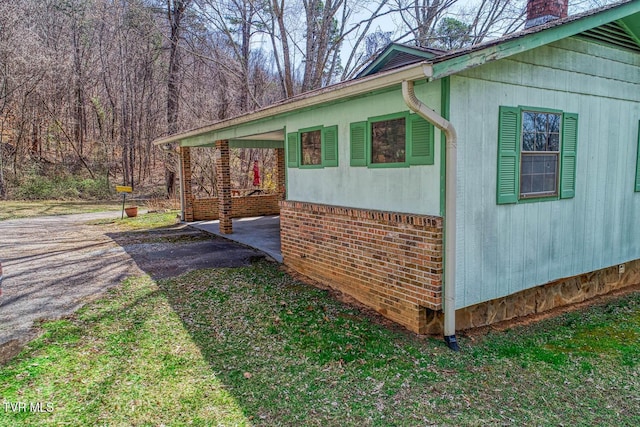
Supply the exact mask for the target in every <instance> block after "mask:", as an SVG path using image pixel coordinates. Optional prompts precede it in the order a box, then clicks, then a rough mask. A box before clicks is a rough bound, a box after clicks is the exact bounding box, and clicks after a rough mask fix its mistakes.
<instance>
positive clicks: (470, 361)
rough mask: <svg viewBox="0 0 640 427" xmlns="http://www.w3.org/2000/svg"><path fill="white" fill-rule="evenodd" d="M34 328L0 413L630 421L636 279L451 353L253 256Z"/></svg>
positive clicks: (1, 388)
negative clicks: (625, 291)
mask: <svg viewBox="0 0 640 427" xmlns="http://www.w3.org/2000/svg"><path fill="white" fill-rule="evenodd" d="M41 328H42V330H43V331H44V333H43V335H42V336H41V337H40V338H39V339H37V340H36V341H34V342H33V343H32V344H31V345H29V346H28V347H27V348H26V349H25V351H24V352H23V353H22V354H21V355H20V356H18V357H17V358H16V359H14V360H13V361H11V362H10V363H9V364H8V365H6V366H4V367H1V368H0V401H2V402H3V405H4V406H2V407H0V426H5V425H6V426H9V425H11V426H14V425H33V426H36V425H37V426H40V425H110V426H117V425H123V426H124V425H202V426H211V425H223V426H238V425H239V426H243V425H264V426H273V425H287V426H301V425H311V426H313V425H323V426H363V425H365V426H366V425H372V426H387V425H397V426H414V425H617V426H624V425H629V426H635V425H640V409H639V408H640V339H638V338H639V336H640V295H639V294H638V293H635V294H630V295H627V296H626V297H622V298H620V299H617V300H614V301H613V302H610V303H608V304H606V305H602V306H594V307H591V308H589V309H586V310H583V311H580V312H574V313H568V314H565V315H562V316H560V317H557V318H553V319H549V320H546V321H542V322H539V323H536V324H533V325H530V326H526V327H517V328H513V329H511V330H508V331H503V332H499V331H495V332H491V333H489V334H487V335H484V336H476V337H474V338H473V339H471V338H465V337H463V338H462V339H461V344H462V349H463V350H462V352H461V353H459V354H455V353H452V352H451V351H449V350H448V349H446V347H445V346H444V344H443V343H442V342H441V340H440V339H436V338H428V337H426V338H425V337H418V336H415V335H412V334H409V333H407V332H404V331H402V330H400V329H395V328H392V327H389V326H385V324H383V323H381V322H379V321H378V320H377V319H376V318H375V316H374V317H372V316H369V315H366V313H363V312H361V311H359V309H357V308H354V307H352V306H348V305H345V304H343V303H340V302H338V301H337V300H336V299H335V298H333V297H332V296H331V295H329V293H328V292H327V291H324V290H319V289H316V288H312V287H310V286H308V285H306V284H303V283H301V282H298V281H296V280H295V279H293V278H291V277H290V276H289V275H287V274H286V273H284V272H283V271H281V270H280V269H279V268H278V266H277V265H275V264H272V263H267V262H259V263H256V264H253V265H252V266H250V267H245V268H237V269H215V270H198V271H192V272H190V273H187V274H185V275H183V276H180V277H177V278H174V279H170V280H164V281H159V282H157V283H156V282H154V281H153V280H151V279H150V278H149V277H148V276H142V277H136V278H130V279H128V280H126V281H125V282H124V283H123V284H122V286H120V287H118V288H115V289H113V290H112V291H111V292H110V293H109V294H108V295H106V296H105V297H104V298H102V299H100V300H98V301H96V302H94V303H91V304H90V305H87V306H86V307H85V308H84V309H82V310H81V311H80V312H78V313H77V314H76V315H74V316H72V317H70V318H66V319H62V320H58V321H54V322H44V323H42V325H41ZM17 402H25V403H27V404H30V403H34V402H39V403H41V407H42V408H44V409H43V410H42V411H41V412H39V413H37V412H30V411H15V410H12V407H11V404H14V405H15V404H16V403H17ZM7 405H9V406H7ZM47 405H49V406H47ZM6 408H8V409H6ZM14 408H15V406H14ZM47 409H51V410H50V411H49V412H48V411H47Z"/></svg>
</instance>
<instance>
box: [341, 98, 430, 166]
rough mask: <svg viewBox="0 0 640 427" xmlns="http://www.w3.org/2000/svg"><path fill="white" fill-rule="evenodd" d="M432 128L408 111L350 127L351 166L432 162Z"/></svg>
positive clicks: (357, 123) (371, 118) (405, 164)
mask: <svg viewBox="0 0 640 427" xmlns="http://www.w3.org/2000/svg"><path fill="white" fill-rule="evenodd" d="M434 133H435V131H434V127H433V125H432V124H431V123H429V122H428V121H426V120H425V119H423V118H422V117H420V116H419V115H417V114H410V113H409V112H408V111H406V112H402V113H395V114H389V115H386V116H378V117H370V118H369V119H367V121H362V122H355V123H351V128H350V143H351V158H350V161H351V163H350V164H351V166H368V167H408V166H411V165H432V164H433V162H434Z"/></svg>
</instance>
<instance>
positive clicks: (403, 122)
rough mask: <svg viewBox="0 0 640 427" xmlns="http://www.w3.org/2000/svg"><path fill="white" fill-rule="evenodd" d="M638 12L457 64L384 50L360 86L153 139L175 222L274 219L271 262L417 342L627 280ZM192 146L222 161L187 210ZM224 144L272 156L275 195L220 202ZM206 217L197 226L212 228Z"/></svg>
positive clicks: (569, 27)
mask: <svg viewBox="0 0 640 427" xmlns="http://www.w3.org/2000/svg"><path fill="white" fill-rule="evenodd" d="M639 133H640V1H639V0H631V1H622V2H619V3H616V4H613V5H610V6H605V7H602V8H599V9H596V10H593V11H590V12H587V13H582V14H579V15H572V16H567V0H553V1H549V0H546V1H545V0H530V2H529V4H528V22H527V26H526V28H525V29H524V30H522V31H521V32H518V33H516V34H512V35H509V36H506V37H503V38H501V39H497V40H493V41H489V42H486V43H483V44H480V45H476V46H471V47H468V48H464V49H461V50H456V51H452V52H441V51H437V50H432V49H422V48H417V47H409V46H405V45H398V44H392V45H390V46H389V47H388V48H387V50H386V51H385V52H383V53H382V54H381V55H380V56H379V57H378V58H377V59H376V60H375V61H373V62H372V63H371V64H370V65H369V66H368V67H367V68H366V69H365V70H363V72H362V73H361V74H360V75H359V76H358V77H357V78H355V79H353V80H350V81H346V82H342V83H339V84H336V85H333V86H329V87H326V88H323V89H320V90H316V91H313V92H308V93H303V94H301V95H299V96H296V97H294V98H291V99H288V100H286V101H283V102H281V103H278V104H276V105H272V106H270V107H268V108H264V109H262V110H259V111H255V112H252V113H248V114H245V115H242V116H239V117H235V118H232V119H229V120H224V121H220V122H217V123H213V124H211V125H209V126H205V127H203V128H199V129H195V130H192V131H188V132H184V133H181V134H178V135H173V136H169V137H165V138H162V139H159V140H157V141H155V143H156V144H158V145H163V146H165V147H166V146H167V145H170V144H174V145H175V144H177V145H178V146H179V152H180V153H181V169H182V172H181V173H182V180H181V183H182V187H183V188H182V197H183V213H184V216H185V220H187V221H190V220H193V219H194V218H196V219H199V218H200V219H202V218H205V217H211V216H212V215H213V216H215V217H216V218H220V228H221V231H222V232H232V223H231V218H232V217H236V216H241V215H249V214H255V213H260V212H262V213H275V212H279V213H280V221H281V248H282V254H283V258H284V264H286V265H288V266H289V267H291V268H293V269H295V270H297V271H299V272H301V273H303V274H305V275H307V276H309V277H311V278H313V279H315V280H318V281H321V282H323V283H326V284H328V285H330V286H332V287H334V288H337V289H339V290H341V291H342V292H345V293H347V294H349V295H351V296H353V297H355V298H356V299H357V300H359V301H361V302H362V303H364V304H366V305H368V306H370V307H372V308H373V309H375V310H377V311H378V312H379V313H381V314H382V315H384V316H386V317H388V318H389V319H392V320H394V321H395V322H397V323H399V324H401V325H404V326H405V327H407V328H408V329H410V330H412V331H414V332H416V333H434V332H435V333H441V332H444V335H445V338H446V340H447V342H448V343H449V345H450V346H451V347H456V343H455V331H456V329H458V330H459V329H464V328H469V327H474V326H480V325H487V324H491V323H494V322H497V321H501V320H505V319H511V318H514V317H517V316H522V315H527V314H530V313H535V312H541V311H545V310H548V309H551V308H553V307H556V306H559V305H563V304H569V303H572V302H576V301H582V300H584V299H586V298H589V297H592V296H595V295H600V294H604V293H607V292H610V291H612V290H614V289H617V288H621V287H624V286H628V285H632V284H636V283H639V282H640V219H639V216H638V213H639V212H640V167H639V161H640V150H639V145H640V136H639ZM190 147H215V149H216V150H217V152H216V156H217V161H218V163H217V173H218V194H219V197H218V198H217V199H215V200H208V201H205V202H203V201H198V200H194V199H193V196H192V195H191V190H190V154H189V150H190ZM229 147H266V148H273V149H275V150H276V152H277V158H278V164H279V174H278V183H279V185H278V186H279V190H280V191H279V193H278V194H277V195H272V196H262V197H263V198H265V199H264V200H262V199H259V198H254V199H251V198H237V197H231V194H230V189H229ZM207 215H209V216H207Z"/></svg>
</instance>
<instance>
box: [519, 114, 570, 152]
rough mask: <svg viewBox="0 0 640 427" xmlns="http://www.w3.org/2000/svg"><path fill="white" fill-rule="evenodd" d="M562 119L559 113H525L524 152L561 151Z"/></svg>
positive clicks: (523, 115) (523, 117)
mask: <svg viewBox="0 0 640 427" xmlns="http://www.w3.org/2000/svg"><path fill="white" fill-rule="evenodd" d="M561 118H562V116H561V114H558V113H533V112H531V111H523V112H522V151H523V152H525V151H530V152H545V151H559V150H560V120H561Z"/></svg>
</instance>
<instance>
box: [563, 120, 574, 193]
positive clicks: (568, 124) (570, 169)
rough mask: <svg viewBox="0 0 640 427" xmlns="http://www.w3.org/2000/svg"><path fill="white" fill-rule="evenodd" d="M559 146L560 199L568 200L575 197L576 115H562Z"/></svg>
mask: <svg viewBox="0 0 640 427" xmlns="http://www.w3.org/2000/svg"><path fill="white" fill-rule="evenodd" d="M561 144H562V148H561V149H562V165H561V168H560V198H561V199H570V198H572V197H574V196H575V195H576V154H577V151H578V150H577V149H578V115H577V114H571V113H564V115H563V121H562V141H561Z"/></svg>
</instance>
